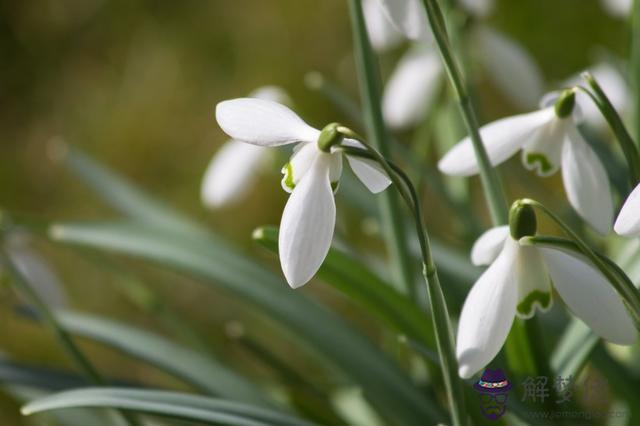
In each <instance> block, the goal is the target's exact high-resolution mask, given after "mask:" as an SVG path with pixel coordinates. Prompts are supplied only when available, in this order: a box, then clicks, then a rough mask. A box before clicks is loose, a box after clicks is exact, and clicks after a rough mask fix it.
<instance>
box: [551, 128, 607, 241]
mask: <svg viewBox="0 0 640 426" xmlns="http://www.w3.org/2000/svg"><path fill="white" fill-rule="evenodd" d="M562 180H563V182H564V189H565V191H566V192H567V198H568V199H569V203H570V204H571V205H572V206H573V208H574V209H575V210H576V212H577V213H578V214H579V215H580V216H581V217H582V218H583V219H584V220H585V221H587V222H588V223H589V224H590V225H591V226H593V228H594V229H595V230H596V231H598V232H599V233H601V234H603V235H606V234H608V233H609V231H610V230H611V223H612V222H613V201H612V200H613V198H612V195H611V187H610V185H609V177H608V176H607V172H606V171H605V169H604V166H603V165H602V163H601V162H600V159H599V158H598V156H597V155H596V154H595V152H593V150H592V149H591V148H590V147H589V145H587V142H586V141H585V140H584V139H583V138H582V136H580V134H579V133H578V130H577V129H575V128H574V129H573V130H572V131H571V132H570V134H569V137H568V138H567V140H566V142H565V144H564V146H563V149H562Z"/></svg>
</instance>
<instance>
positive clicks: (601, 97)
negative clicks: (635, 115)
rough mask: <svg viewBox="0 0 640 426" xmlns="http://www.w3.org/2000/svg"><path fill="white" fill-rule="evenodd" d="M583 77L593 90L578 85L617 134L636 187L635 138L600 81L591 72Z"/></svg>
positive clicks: (639, 177)
mask: <svg viewBox="0 0 640 426" xmlns="http://www.w3.org/2000/svg"><path fill="white" fill-rule="evenodd" d="M582 78H584V80H585V81H586V82H587V84H588V85H589V87H591V89H592V90H593V93H592V92H591V91H590V90H587V89H585V88H584V87H582V86H578V90H580V91H582V92H583V93H586V94H587V96H589V98H591V100H592V101H593V103H594V104H595V105H596V106H597V107H598V109H599V110H600V112H601V113H602V115H603V117H604V118H605V119H606V120H607V123H608V124H609V127H610V128H611V130H612V131H613V133H614V134H615V135H616V139H617V140H618V143H619V144H620V148H622V152H624V157H625V159H626V161H627V164H628V165H629V174H630V179H631V186H632V187H635V186H636V185H637V184H638V183H640V152H638V148H637V147H636V144H635V143H634V141H633V138H632V137H631V135H630V134H629V132H628V131H627V128H626V127H625V125H624V123H623V122H622V119H621V118H620V115H618V112H617V111H616V109H615V108H614V106H613V105H612V104H611V101H610V100H609V98H608V97H607V95H606V94H605V93H604V90H602V87H600V85H599V84H598V81H597V80H596V79H595V77H593V75H591V74H590V73H589V72H584V73H583V74H582Z"/></svg>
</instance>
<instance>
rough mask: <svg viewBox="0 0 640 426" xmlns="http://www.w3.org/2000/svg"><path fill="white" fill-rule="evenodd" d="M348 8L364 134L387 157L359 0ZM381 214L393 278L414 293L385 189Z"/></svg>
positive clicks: (392, 201)
mask: <svg viewBox="0 0 640 426" xmlns="http://www.w3.org/2000/svg"><path fill="white" fill-rule="evenodd" d="M349 9H350V16H351V24H352V30H353V43H354V50H355V52H354V54H355V61H356V69H357V73H358V81H359V83H360V93H361V96H362V105H363V112H364V121H365V125H366V129H367V135H368V138H369V140H370V141H371V142H372V144H373V146H375V147H376V148H377V149H378V150H380V152H381V153H382V155H384V156H385V157H389V156H390V155H389V154H390V147H389V146H388V143H387V141H388V132H387V129H386V128H385V125H384V120H383V118H382V110H381V107H380V93H381V90H380V77H379V75H378V67H377V64H376V60H375V56H374V53H373V50H372V48H371V43H370V41H369V36H368V34H367V29H366V26H365V21H364V15H363V12H362V3H361V0H349ZM380 213H381V218H382V225H383V229H384V230H385V236H386V239H387V246H388V250H389V255H390V257H391V262H392V267H393V272H394V276H395V281H397V282H399V283H400V284H401V285H402V286H403V287H404V290H405V291H406V292H407V293H409V294H412V295H414V294H415V282H414V279H413V277H414V275H413V271H412V269H411V264H410V260H409V259H410V256H409V248H408V245H407V241H406V233H405V230H404V224H403V221H402V216H401V212H400V209H399V206H398V198H397V195H396V194H395V193H394V192H392V191H385V192H384V193H382V194H380Z"/></svg>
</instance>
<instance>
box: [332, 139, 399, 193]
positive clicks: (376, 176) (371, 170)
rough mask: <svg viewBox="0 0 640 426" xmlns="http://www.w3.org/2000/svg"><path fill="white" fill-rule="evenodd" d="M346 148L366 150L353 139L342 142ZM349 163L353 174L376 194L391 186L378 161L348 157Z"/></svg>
mask: <svg viewBox="0 0 640 426" xmlns="http://www.w3.org/2000/svg"><path fill="white" fill-rule="evenodd" d="M342 144H343V145H345V146H352V147H356V148H361V149H364V146H363V145H362V144H361V143H360V142H358V141H355V140H353V139H345V140H344V141H343V142H342ZM347 161H348V162H349V166H350V167H351V170H353V173H354V174H355V175H356V176H357V177H358V179H360V182H362V184H363V185H364V186H366V187H367V189H368V190H369V191H371V192H372V193H374V194H377V193H379V192H382V191H384V190H385V189H386V188H387V187H388V186H389V185H391V179H390V178H389V176H388V175H387V172H385V171H384V169H383V168H382V166H380V164H378V163H377V162H376V161H373V160H369V159H366V158H358V157H352V156H350V155H347Z"/></svg>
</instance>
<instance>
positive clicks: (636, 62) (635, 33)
mask: <svg viewBox="0 0 640 426" xmlns="http://www.w3.org/2000/svg"><path fill="white" fill-rule="evenodd" d="M630 49H631V58H630V61H629V64H630V67H631V69H630V73H629V75H630V76H631V86H632V88H633V103H634V105H633V114H634V120H633V122H634V123H633V124H634V126H635V137H636V142H638V143H640V0H635V1H634V2H633V9H632V11H631V46H630Z"/></svg>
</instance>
